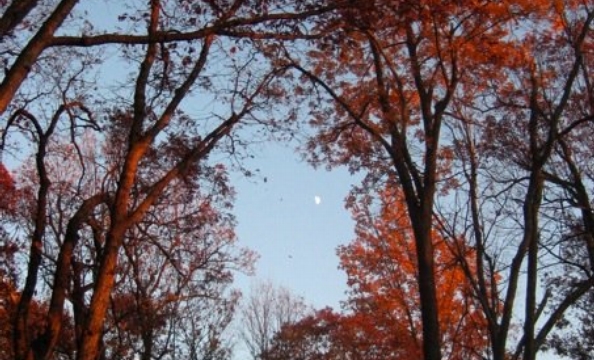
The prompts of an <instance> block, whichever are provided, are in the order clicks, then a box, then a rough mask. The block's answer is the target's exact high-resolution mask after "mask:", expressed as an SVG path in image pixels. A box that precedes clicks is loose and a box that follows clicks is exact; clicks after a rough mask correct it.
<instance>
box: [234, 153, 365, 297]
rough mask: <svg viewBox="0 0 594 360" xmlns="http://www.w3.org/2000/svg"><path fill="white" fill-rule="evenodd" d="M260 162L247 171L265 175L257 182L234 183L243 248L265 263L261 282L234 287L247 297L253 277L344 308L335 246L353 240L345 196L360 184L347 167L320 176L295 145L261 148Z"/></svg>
mask: <svg viewBox="0 0 594 360" xmlns="http://www.w3.org/2000/svg"><path fill="white" fill-rule="evenodd" d="M254 156H255V158H254V159H253V160H251V161H249V162H248V163H247V166H248V167H249V168H252V169H256V168H257V169H259V170H260V172H259V176H258V177H257V178H245V177H243V176H241V175H239V174H235V175H234V176H232V177H231V178H232V183H233V185H234V186H235V188H236V190H237V199H236V207H235V214H236V216H237V220H238V227H237V235H238V237H239V244H240V245H242V246H246V247H249V248H250V249H252V250H254V251H256V252H258V253H259V254H260V258H259V260H258V262H257V264H256V274H255V276H253V277H251V278H248V277H245V276H238V277H237V280H238V281H237V284H236V285H237V286H238V287H240V288H241V289H242V290H243V291H244V292H247V291H248V289H249V284H250V283H251V282H253V281H254V279H256V280H271V281H272V282H273V283H275V284H277V285H282V286H284V287H287V288H289V289H291V290H292V291H293V292H295V293H296V294H298V295H301V296H303V297H304V298H305V300H306V302H308V303H310V304H312V305H314V306H315V307H324V306H328V305H329V306H333V307H338V303H339V301H340V300H344V298H345V296H344V292H345V290H346V276H345V275H344V272H342V271H340V270H338V257H337V256H336V247H337V246H338V245H339V244H345V243H347V242H349V241H350V240H351V239H352V238H353V227H354V223H353V221H352V220H351V216H350V214H349V212H348V211H347V210H346V209H345V208H344V198H345V197H346V195H347V194H348V191H349V190H350V188H351V185H352V184H354V183H356V182H357V178H356V177H354V176H351V175H350V174H349V173H348V172H347V171H346V170H345V169H336V170H333V171H330V172H329V171H326V170H323V169H318V170H315V169H313V168H312V167H311V166H310V165H309V164H307V163H306V162H304V161H302V160H300V157H299V155H298V154H296V153H295V151H294V149H293V148H292V147H291V145H284V144H282V143H278V142H276V143H275V142H272V143H268V144H265V145H263V146H262V147H261V148H260V149H259V150H258V149H256V151H255V153H254ZM264 177H266V182H264V181H263V178H264ZM315 196H319V197H320V198H321V203H320V204H319V205H317V204H316V203H315V201H314V197H315Z"/></svg>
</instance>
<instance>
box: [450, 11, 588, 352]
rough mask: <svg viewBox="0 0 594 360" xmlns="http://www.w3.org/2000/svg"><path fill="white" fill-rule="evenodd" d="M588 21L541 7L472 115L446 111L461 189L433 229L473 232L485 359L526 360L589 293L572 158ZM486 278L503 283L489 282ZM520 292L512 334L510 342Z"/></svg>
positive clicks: (576, 160)
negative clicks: (516, 54) (452, 121)
mask: <svg viewBox="0 0 594 360" xmlns="http://www.w3.org/2000/svg"><path fill="white" fill-rule="evenodd" d="M532 21H533V22H532ZM591 21H592V9H591V8H589V7H588V6H581V5H579V4H577V3H574V2H566V3H556V4H555V5H554V6H551V7H545V8H544V10H543V12H541V13H539V15H538V16H535V17H534V18H532V19H531V21H526V22H525V23H524V25H525V28H526V29H530V30H531V31H530V32H528V33H527V34H524V35H525V36H520V35H518V36H520V38H521V41H522V44H523V46H522V49H523V50H524V53H523V55H522V57H521V58H520V59H519V60H520V61H519V63H518V64H516V66H513V67H510V68H508V69H507V70H506V71H504V72H503V74H505V76H502V77H501V78H500V79H498V80H495V81H493V82H492V83H489V84H488V85H487V86H486V89H487V90H486V91H485V94H484V95H481V96H482V98H481V100H480V101H476V102H473V104H477V108H478V109H480V112H477V111H476V109H477V108H474V109H471V108H470V107H462V106H461V107H459V108H457V109H456V111H455V112H453V113H454V114H455V116H456V118H457V119H460V120H462V121H461V122H460V123H459V124H458V125H457V126H452V129H451V130H452V136H453V137H454V138H455V139H456V152H457V155H458V156H457V157H458V159H459V161H460V168H459V169H460V173H461V174H463V175H464V177H463V178H462V179H461V181H460V183H461V184H464V186H463V187H461V188H460V189H459V190H460V191H457V192H456V196H457V198H458V199H459V203H458V205H457V206H452V207H450V210H449V211H444V212H442V213H441V214H440V215H441V217H442V218H444V217H448V218H449V219H448V220H447V221H445V223H443V224H441V225H444V227H445V228H447V230H446V232H447V233H448V234H453V233H455V232H459V233H460V231H463V232H464V233H465V234H466V235H465V236H466V237H467V238H469V239H473V247H474V248H475V249H476V251H477V258H476V259H477V262H476V263H475V264H472V265H470V264H468V266H472V267H475V268H477V269H478V271H477V272H476V273H475V274H476V275H475V276H473V275H470V274H468V278H469V279H470V281H471V283H472V287H473V288H474V293H475V296H476V297H477V298H478V299H479V300H480V302H481V306H482V308H483V311H484V312H485V315H486V319H487V321H488V327H487V328H488V329H489V334H490V337H491V343H492V353H493V357H494V358H495V359H505V358H509V357H511V358H516V359H517V358H520V357H523V358H524V359H535V358H536V354H537V352H538V351H539V350H541V349H543V347H544V346H545V344H546V343H547V338H550V334H551V331H552V330H553V329H554V328H555V327H557V326H563V323H564V321H563V318H564V316H565V314H566V313H571V312H572V310H571V309H576V310H577V309H579V307H581V305H580V306H576V305H579V303H580V302H581V300H579V299H580V298H582V297H587V295H586V294H587V293H588V292H590V291H591V289H592V284H593V281H594V279H593V278H592V276H591V264H592V260H591V259H592V257H591V256H590V250H588V249H589V248H591V241H590V240H589V238H590V236H591V235H589V234H590V232H589V231H588V230H587V229H588V227H587V225H585V224H587V223H589V222H590V220H589V218H590V215H589V213H590V210H589V208H590V205H586V202H589V200H587V199H589V198H590V195H589V194H587V191H585V188H584V187H583V184H584V183H583V181H584V179H585V178H588V177H589V175H588V170H586V168H587V166H585V162H584V161H585V159H584V158H582V156H585V153H584V152H583V149H585V148H586V147H588V146H589V145H588V144H587V143H588V140H586V138H584V137H582V136H583V134H584V131H588V130H586V129H585V128H582V126H583V125H584V124H585V122H588V120H585V119H588V118H591V103H590V101H591V99H592V98H591V97H589V96H588V95H587V94H588V93H590V90H584V89H589V86H588V85H587V84H589V80H588V77H589V75H587V74H588V68H589V67H588V66H587V65H586V64H587V62H589V61H590V60H588V57H589V56H588V55H587V53H586V52H587V51H586V49H587V48H588V47H589V45H588V43H589V41H590V40H588V39H589V38H590V37H591V35H589V33H590V31H591V30H590V26H591V25H590V24H591ZM551 24H554V27H553V28H550V27H548V26H549V25H551ZM545 29H548V30H545ZM560 53H563V56H561V57H560V56H559V54H560ZM485 99H488V100H487V101H485ZM479 104H480V105H479ZM577 109H580V110H577ZM576 110H577V111H576ZM578 134H579V135H578ZM570 138H571V139H572V140H570V141H569V142H568V139H570ZM569 143H571V144H572V145H571V146H569ZM586 156H588V155H586ZM461 199H465V200H461ZM577 204H580V205H578V206H577V207H575V206H576V205H577ZM582 209H583V210H582ZM446 213H447V215H445V214H446ZM463 229H466V230H463ZM577 229H580V230H577ZM576 230H577V231H578V232H579V233H580V235H577V233H576V232H575V231H576ZM518 239H519V240H518ZM463 249H466V247H464V248H463ZM463 249H462V250H463ZM463 251H464V250H463ZM578 254H579V255H578ZM467 273H468V272H467ZM496 273H498V274H499V276H501V277H502V279H503V281H502V282H500V283H499V284H501V286H497V287H495V288H491V287H490V286H489V285H488V283H491V284H492V285H495V283H493V282H492V281H491V279H492V278H493V276H494V274H496ZM561 279H563V280H561ZM569 279H571V280H569ZM524 286H525V288H523V289H522V287H524ZM520 293H524V294H525V299H524V302H523V305H524V316H523V319H522V323H521V325H517V327H520V326H521V328H522V331H521V332H520V334H519V341H518V342H517V343H515V344H514V345H513V347H511V346H510V345H509V344H510V342H512V341H511V337H510V334H509V333H510V331H511V329H512V327H514V325H513V317H514V316H517V314H515V310H514V307H515V306H516V300H517V298H518V297H519V294H520ZM539 293H540V294H543V295H539ZM494 295H496V296H494ZM539 297H540V298H539ZM576 324H577V325H578V327H582V326H586V324H585V323H579V322H578V323H576Z"/></svg>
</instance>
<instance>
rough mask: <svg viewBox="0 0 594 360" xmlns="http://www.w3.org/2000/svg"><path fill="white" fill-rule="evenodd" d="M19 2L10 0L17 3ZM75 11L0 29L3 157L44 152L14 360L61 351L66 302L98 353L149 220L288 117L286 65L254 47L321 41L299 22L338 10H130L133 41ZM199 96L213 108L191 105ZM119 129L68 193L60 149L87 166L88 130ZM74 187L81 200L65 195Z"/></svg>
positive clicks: (125, 18)
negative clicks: (121, 273)
mask: <svg viewBox="0 0 594 360" xmlns="http://www.w3.org/2000/svg"><path fill="white" fill-rule="evenodd" d="M23 4H24V3H21V2H19V1H13V2H11V4H10V5H9V8H11V9H12V8H13V7H15V6H19V5H23ZM76 4H77V1H71V0H64V1H59V2H48V3H45V2H28V6H27V7H26V9H24V10H23V12H18V13H17V15H18V16H13V17H11V18H9V16H12V15H10V14H11V13H10V12H8V10H7V12H6V13H5V17H3V18H2V20H1V21H0V23H2V24H6V25H2V26H4V27H3V28H2V29H3V31H4V33H3V34H2V35H3V37H2V41H3V43H4V44H10V49H9V51H6V52H5V53H3V54H2V57H3V63H4V64H5V67H6V68H7V69H6V75H5V77H4V78H3V80H2V84H1V85H0V112H4V111H5V110H8V113H9V114H8V116H7V118H6V119H5V120H4V123H3V125H4V126H3V132H2V148H3V149H4V150H5V151H4V155H5V156H6V155H7V153H9V152H10V150H12V149H14V147H11V143H10V141H15V142H19V141H20V142H22V143H21V144H23V143H26V144H28V145H30V146H31V147H32V148H33V150H32V151H33V152H34V154H33V155H31V154H27V155H31V156H30V157H31V158H33V159H34V161H31V162H30V164H33V165H31V167H30V170H29V172H28V173H27V176H28V177H29V178H30V179H35V180H36V182H35V183H34V185H33V186H32V187H31V191H29V193H28V198H29V199H31V200H32V202H30V203H29V204H30V208H29V209H32V211H31V212H29V213H28V220H29V221H26V219H25V220H24V223H26V224H27V226H25V227H23V228H22V229H24V230H23V232H22V233H20V234H19V235H20V236H21V240H22V242H23V243H26V248H28V256H29V259H28V262H27V264H28V265H27V271H26V273H27V275H26V277H25V279H24V280H23V281H24V285H23V289H22V291H21V296H20V299H19V304H18V307H17V311H16V315H15V317H14V324H13V331H14V351H15V358H16V359H30V358H32V357H36V358H45V359H47V358H50V357H52V356H53V354H54V352H55V348H56V345H57V343H58V342H59V341H60V333H61V326H62V325H61V324H62V321H61V320H62V319H63V317H64V310H65V309H66V308H67V302H71V303H72V306H73V308H74V310H73V311H74V314H73V315H74V317H75V324H76V326H75V327H76V336H77V339H76V345H77V351H76V357H77V358H78V359H96V358H98V357H100V356H101V350H100V349H101V347H102V345H101V344H102V343H103V341H104V335H105V331H104V327H105V325H106V323H105V319H106V318H107V314H108V310H109V308H110V304H111V301H112V300H113V294H114V290H115V289H116V288H117V286H118V282H119V281H120V279H119V277H118V275H117V270H118V269H120V268H119V266H120V265H122V260H121V258H122V252H123V251H124V250H125V249H126V245H127V244H128V243H129V242H128V241H129V239H130V238H131V237H132V238H137V237H138V234H139V233H138V232H139V231H140V230H146V229H144V228H143V227H142V226H141V225H142V224H144V222H145V220H146V219H147V217H150V215H151V213H152V211H156V209H159V205H160V202H161V201H163V200H165V199H166V197H167V196H168V195H170V191H171V189H173V188H175V187H176V185H178V184H180V183H183V184H184V186H187V187H188V192H189V193H190V194H192V193H196V191H197V189H199V188H204V187H208V186H209V185H208V184H209V181H211V180H213V178H215V177H216V176H217V175H220V174H221V173H222V172H221V171H219V170H217V164H212V163H209V156H210V155H211V154H212V153H213V152H217V151H218V153H219V154H231V155H233V156H238V157H240V156H242V155H241V154H239V152H240V151H241V150H242V146H243V144H244V143H245V142H244V141H242V140H241V139H240V138H239V137H237V136H235V130H236V129H238V128H240V127H242V126H244V125H245V126H247V125H250V124H251V125H259V126H262V127H263V128H265V129H266V128H273V127H274V126H275V123H276V122H277V121H278V119H270V117H271V116H270V113H268V112H267V111H268V110H269V108H270V104H271V101H272V99H274V98H276V97H280V96H282V93H281V92H279V89H278V88H277V87H276V86H275V78H276V76H277V75H278V74H279V73H280V72H282V70H283V69H282V68H281V69H277V68H274V66H273V65H275V64H273V63H272V62H267V61H266V60H265V59H264V58H262V57H261V56H260V55H259V54H258V51H259V49H258V48H259V47H260V46H264V45H265V44H266V43H267V42H271V41H272V40H273V39H279V40H283V39H293V38H298V37H314V36H316V34H315V33H312V32H311V31H310V30H308V27H307V26H306V27H302V26H301V25H302V24H303V20H304V19H307V18H308V17H309V16H316V15H323V14H325V13H326V12H327V11H329V10H332V8H333V7H334V6H325V5H324V4H320V5H319V6H318V5H317V3H315V2H312V3H307V2H300V3H298V4H294V3H293V2H291V1H289V2H284V1H278V2H268V1H251V0H250V1H236V2H233V3H229V2H226V1H212V2H206V3H203V2H193V1H182V2H177V1H168V0H163V1H159V0H153V1H151V2H149V3H148V4H147V3H145V2H134V3H130V4H128V5H130V8H129V9H130V10H129V11H126V10H123V11H122V12H121V13H120V14H119V17H118V18H119V20H118V21H120V22H121V23H120V25H121V28H125V29H130V33H125V32H124V31H121V32H116V33H111V32H110V33H107V34H101V33H99V32H95V31H94V27H93V26H94V22H95V21H96V20H97V19H94V18H93V17H92V15H89V14H90V13H89V12H85V11H81V12H77V11H75V10H76V9H75V8H74V7H75V5H76ZM4 5H6V4H4ZM45 6H49V7H50V8H51V9H53V11H50V12H49V15H45V14H46V12H44V11H41V10H42V8H40V7H45ZM44 9H45V8H44ZM73 9H74V10H73ZM37 10H39V11H37ZM26 12H29V15H27V14H26ZM27 16H29V17H30V16H38V17H39V18H38V19H39V21H34V22H31V23H30V27H29V29H28V31H24V32H18V33H17V32H15V31H13V30H14V29H17V28H20V27H22V26H23V25H24V24H25V23H26V22H27V20H26V18H27ZM66 18H68V19H69V21H68V23H67V24H66V25H64V26H62V24H63V22H64V20H65V19H66ZM114 20H115V19H114ZM58 28H59V30H60V31H59V34H60V35H59V36H55V34H56V33H57V30H58ZM179 29H184V31H180V30H179ZM9 38H10V39H13V40H14V41H12V40H11V41H9V40H8V39H9ZM99 48H100V49H99ZM108 49H112V50H113V51H114V53H115V54H116V57H117V59H118V61H120V63H119V64H124V63H125V64H128V65H130V67H129V69H130V73H129V74H127V75H122V76H128V80H130V81H127V82H124V83H123V84H122V83H121V82H119V80H120V79H116V80H115V82H111V83H110V82H109V80H110V77H109V76H106V74H107V73H106V71H108V70H107V69H109V66H111V65H105V66H104V65H103V63H104V62H103V61H102V60H103V59H102V56H104V55H105V54H108V53H109V51H108ZM42 54H43V56H41V55H42ZM136 65H137V67H134V66H136ZM256 65H257V66H256ZM122 67H124V66H122ZM124 68H125V67H124ZM25 80H26V82H25ZM190 94H199V95H200V96H201V98H202V99H203V100H204V102H201V103H198V104H196V103H195V104H189V103H188V102H186V103H184V102H183V100H184V99H185V98H186V97H187V96H188V95H190ZM208 102H210V103H216V104H217V106H215V107H214V108H212V107H209V106H208V105H206V104H207V103H208ZM197 108H199V109H197ZM109 128H111V129H117V131H114V132H112V133H111V134H106V135H99V134H97V135H96V139H98V141H100V142H103V144H104V145H102V146H104V147H106V148H107V149H108V153H106V155H105V156H106V159H107V160H103V161H101V162H99V163H98V164H93V166H96V167H86V166H84V165H81V170H80V172H79V173H77V174H74V176H73V178H74V180H75V181H76V182H75V183H70V186H65V187H62V186H58V183H59V181H57V174H56V173H55V172H52V171H51V170H52V169H50V168H48V164H47V162H48V161H49V159H50V158H51V156H52V154H53V153H54V152H55V151H58V149H60V147H59V146H55V145H56V144H67V145H70V151H72V152H73V154H76V157H77V159H78V161H79V162H80V163H81V164H84V157H85V154H84V151H82V150H81V144H80V141H81V140H82V136H83V135H82V134H83V133H84V132H85V131H94V132H97V133H101V131H102V130H103V129H109ZM114 134H115V135H114ZM116 135H117V136H116ZM15 139H17V140H15ZM88 169H93V170H94V171H92V172H87V170H88ZM96 170H101V171H96ZM95 175H96V176H98V178H97V179H95V180H96V182H93V183H92V184H93V186H91V187H89V188H88V189H84V190H85V191H81V189H82V188H81V187H80V185H81V183H84V182H85V181H87V180H88V179H89V178H92V176H95ZM215 180H216V179H215ZM66 183H67V182H66ZM59 185H62V184H59ZM211 185H212V183H211ZM65 189H66V190H65ZM71 189H73V190H75V192H74V194H70V193H68V194H67V195H68V197H67V198H64V197H62V196H63V195H64V191H66V192H69V191H71ZM87 190H88V191H87ZM222 195H223V196H227V197H229V196H230V193H229V192H227V193H222ZM65 199H68V200H69V202H63V200H65ZM55 204H60V205H65V206H67V207H66V208H59V207H57V208H54V207H53V205H55ZM201 210H205V209H204V208H203V209H201ZM24 215H25V214H24ZM54 225H58V226H54ZM165 225H167V224H165ZM141 235H143V236H145V234H142V233H141ZM148 235H154V234H150V233H149V234H148ZM25 239H27V240H25ZM166 240H167V239H166ZM146 242H147V243H148V242H149V239H146ZM139 243H140V244H143V243H144V240H143V241H139ZM153 245H155V246H157V245H159V244H158V243H157V244H153ZM138 246H140V245H138ZM48 249H50V250H49V251H50V252H51V253H46V251H47V250H48ZM131 253H132V252H131ZM81 268H82V269H81ZM40 281H45V282H47V284H48V287H47V288H48V289H49V291H48V293H47V294H43V295H45V296H47V298H48V299H49V305H48V306H49V307H48V310H47V314H46V316H45V319H46V320H45V324H46V326H45V328H44V329H43V331H42V332H41V334H37V333H34V332H33V329H31V327H30V326H29V324H28V322H27V318H28V317H29V315H30V314H31V311H32V306H33V305H32V304H33V303H34V302H35V301H36V299H35V297H36V295H35V294H36V293H37V294H38V295H37V296H40V295H41V294H40V292H39V289H40ZM136 285H137V286H139V285H142V284H140V283H137V284H136ZM69 296H72V298H69Z"/></svg>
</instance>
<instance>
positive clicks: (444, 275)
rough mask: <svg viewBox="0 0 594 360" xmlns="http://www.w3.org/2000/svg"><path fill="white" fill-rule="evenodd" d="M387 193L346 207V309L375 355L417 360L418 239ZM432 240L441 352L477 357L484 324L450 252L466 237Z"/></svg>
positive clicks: (398, 199)
mask: <svg viewBox="0 0 594 360" xmlns="http://www.w3.org/2000/svg"><path fill="white" fill-rule="evenodd" d="M392 189H393V187H388V189H387V190H385V191H384V192H383V193H381V194H380V196H379V198H377V199H375V200H374V199H371V198H370V197H369V196H365V197H363V198H362V199H361V200H360V201H359V202H358V203H353V204H352V205H351V207H352V211H353V216H354V219H355V221H356V228H355V234H356V239H355V240H353V241H352V242H351V243H350V244H348V245H344V246H341V247H339V248H338V255H339V257H340V264H341V268H342V269H343V270H344V271H345V272H346V274H347V279H348V285H349V287H350V289H351V290H350V292H349V297H348V299H347V301H346V302H345V307H346V310H347V311H348V313H349V315H348V317H350V318H352V320H351V323H352V325H351V326H354V327H355V329H356V330H353V331H354V332H356V333H359V334H360V335H359V336H360V337H361V338H364V339H368V340H367V344H366V345H365V346H367V347H369V348H370V349H371V348H373V349H381V350H379V351H378V350H376V351H377V352H376V356H377V357H378V358H382V357H383V358H385V359H410V358H421V357H422V354H423V350H422V337H421V334H422V322H421V313H420V297H419V288H418V284H417V264H416V262H417V258H416V256H415V254H416V251H415V242H414V237H413V233H412V229H411V225H410V222H409V218H408V217H407V216H406V212H405V205H404V203H403V199H402V195H401V194H400V193H398V192H394V190H392ZM374 209H377V210H374ZM375 211H377V215H376V214H375ZM432 238H433V241H434V244H433V248H434V249H435V263H436V268H435V271H436V274H435V277H436V286H437V294H438V295H437V306H438V310H439V325H440V335H441V337H442V339H441V344H442V349H441V350H442V354H443V356H444V358H447V359H482V358H483V356H484V355H485V353H486V349H487V346H488V337H487V336H486V335H487V333H486V331H485V330H484V328H485V325H486V320H485V318H484V314H483V313H482V312H481V311H480V305H479V303H478V302H476V301H475V300H474V297H473V296H472V289H471V287H470V285H469V283H468V282H467V281H466V280H465V273H464V271H463V270H464V269H463V268H462V267H461V266H460V265H459V262H458V259H457V256H458V255H459V253H457V252H452V248H456V246H455V243H456V242H464V241H465V240H464V239H460V238H453V239H452V238H443V237H441V236H439V234H435V235H433V237H432ZM474 256H475V254H474V252H473V251H471V250H470V249H469V250H468V251H467V252H466V253H465V254H464V257H465V258H466V261H467V262H468V263H474ZM494 281H495V280H494ZM368 353H371V351H368Z"/></svg>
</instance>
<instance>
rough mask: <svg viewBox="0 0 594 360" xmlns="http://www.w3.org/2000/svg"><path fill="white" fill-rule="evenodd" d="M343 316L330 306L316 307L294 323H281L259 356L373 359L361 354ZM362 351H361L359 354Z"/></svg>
mask: <svg viewBox="0 0 594 360" xmlns="http://www.w3.org/2000/svg"><path fill="white" fill-rule="evenodd" d="M346 320H347V318H346V317H345V316H343V315H341V314H337V313H335V312H334V311H333V310H332V309H330V308H325V309H322V310H318V311H316V312H315V313H314V314H311V315H308V316H305V317H303V318H302V319H300V320H299V321H297V322H295V323H289V324H285V325H283V326H282V327H281V329H280V330H279V331H278V332H277V333H276V334H275V335H274V338H273V339H272V341H271V343H270V346H269V348H268V349H267V350H266V351H265V352H264V353H263V355H262V356H261V358H262V359H265V360H281V359H294V360H340V359H374V357H365V356H364V355H370V354H364V350H363V348H362V347H358V346H357V345H356V344H357V342H353V340H355V338H354V337H351V336H348V335H352V334H353V332H354V331H350V330H351V329H354V328H352V327H350V326H349V325H348V324H347V323H346ZM361 352H363V354H361Z"/></svg>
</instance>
